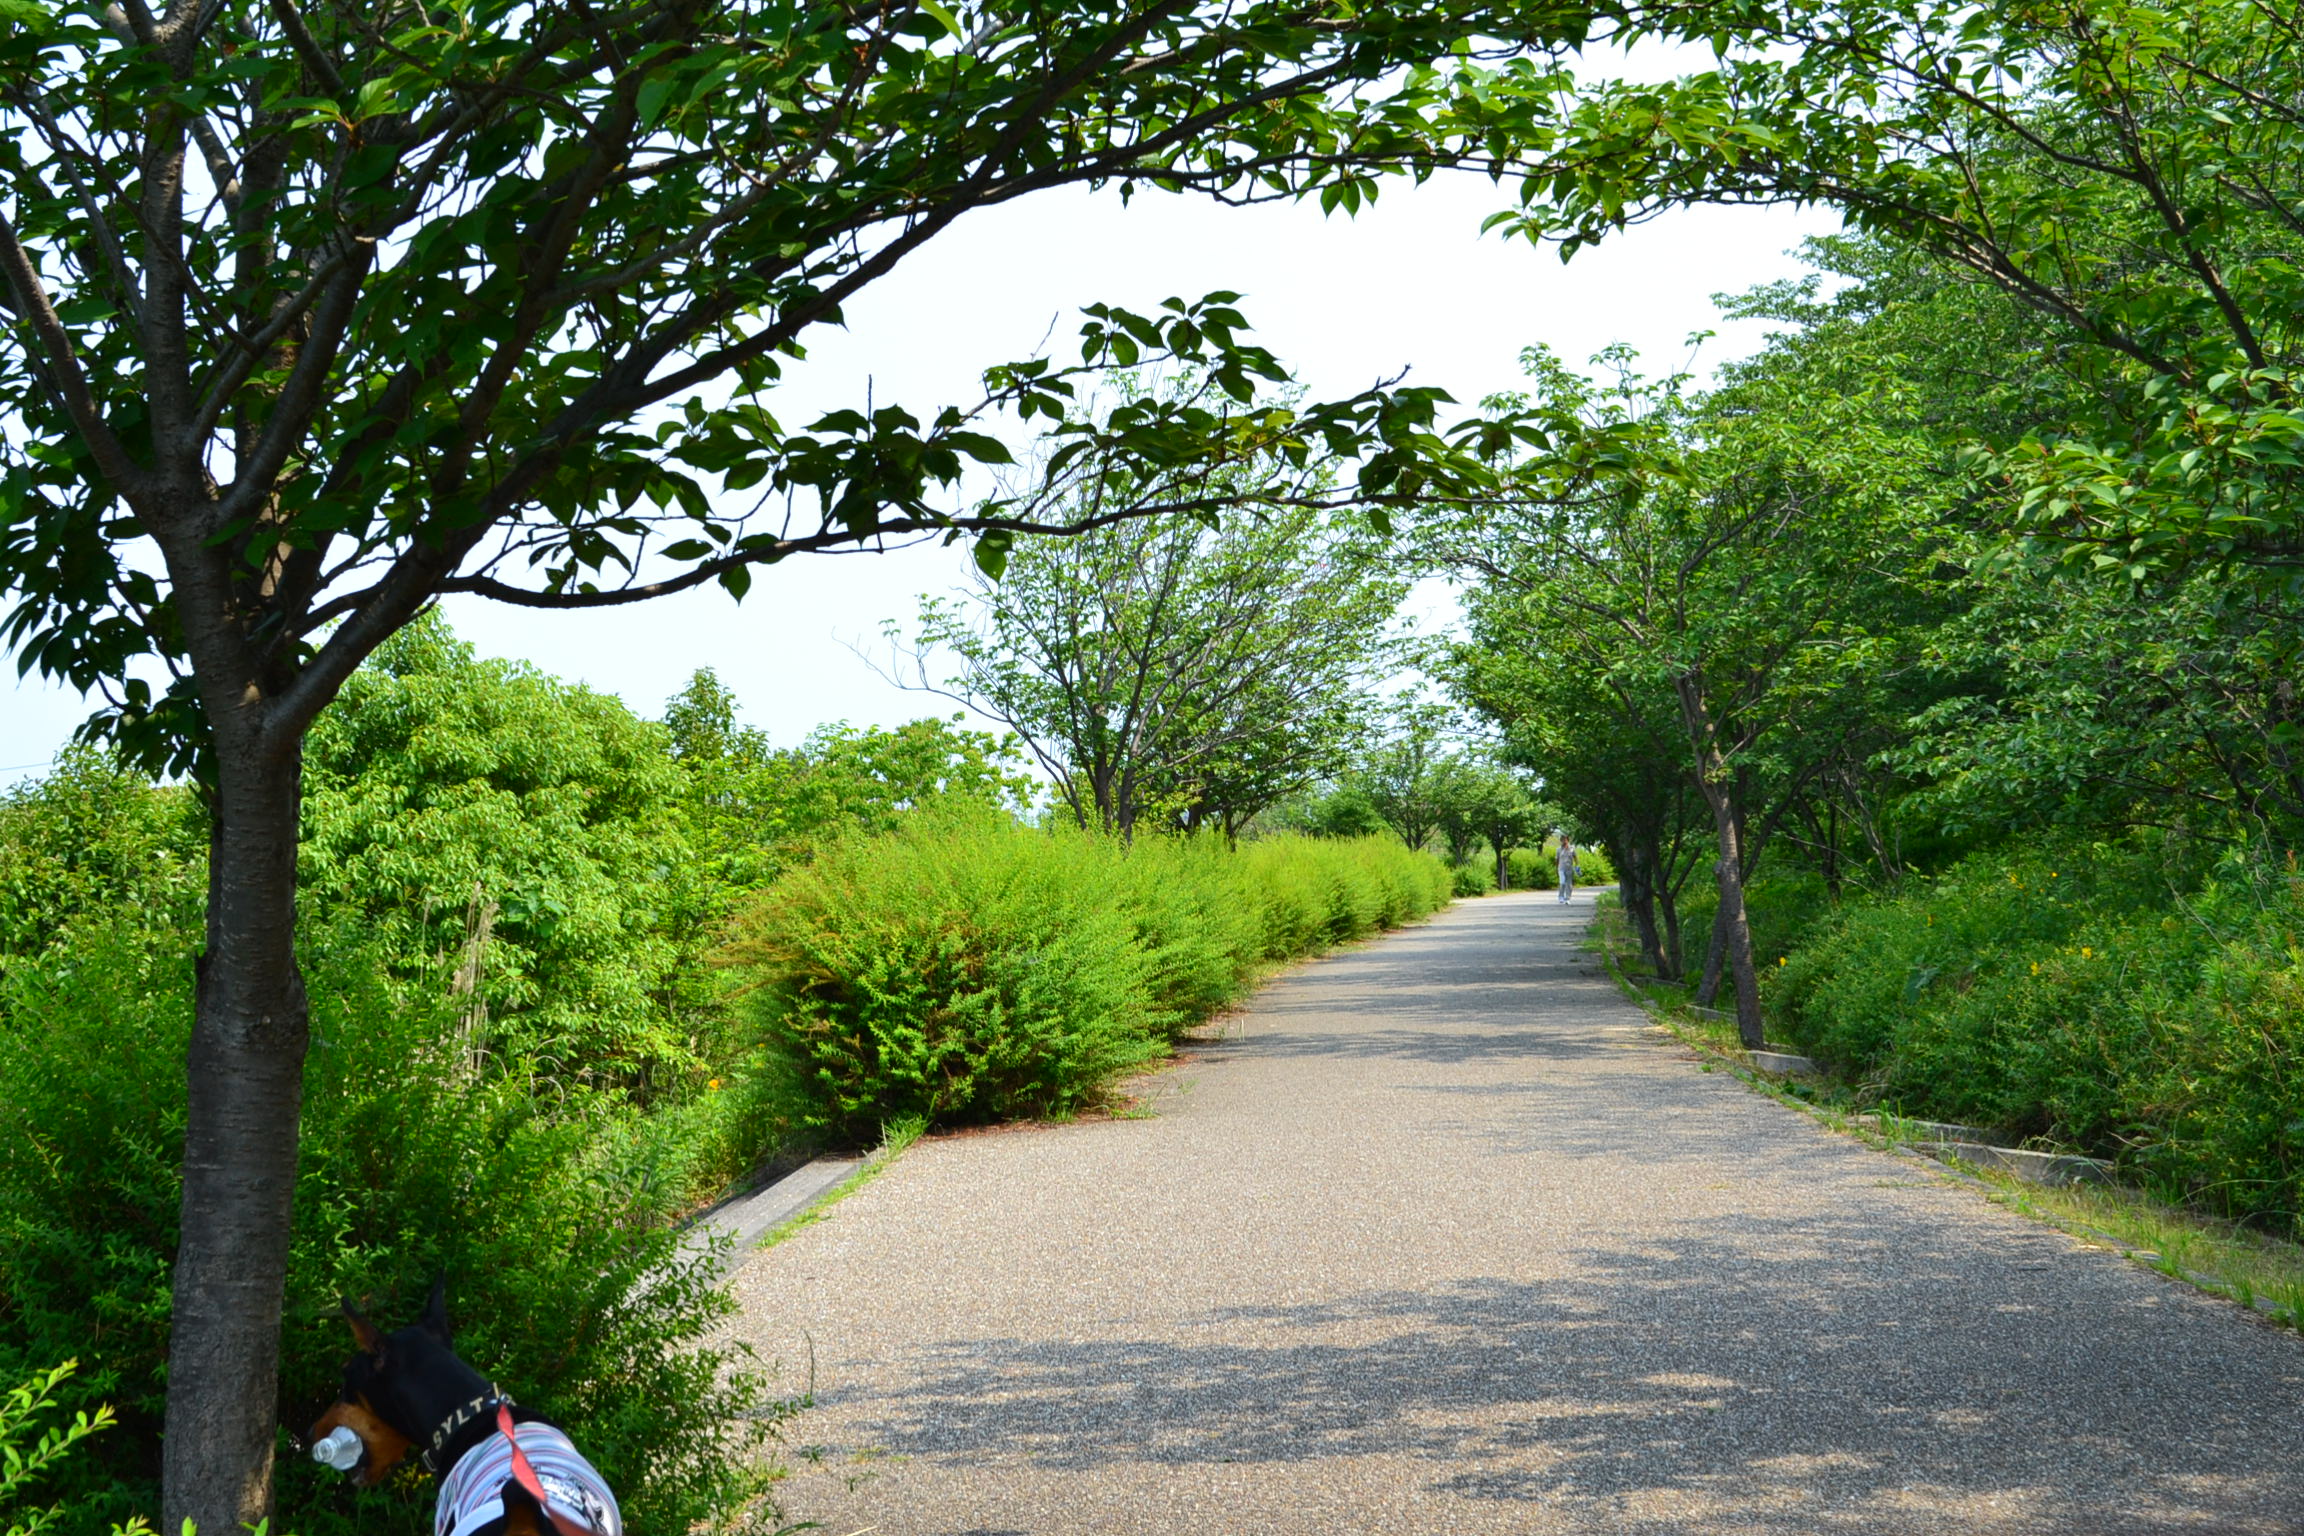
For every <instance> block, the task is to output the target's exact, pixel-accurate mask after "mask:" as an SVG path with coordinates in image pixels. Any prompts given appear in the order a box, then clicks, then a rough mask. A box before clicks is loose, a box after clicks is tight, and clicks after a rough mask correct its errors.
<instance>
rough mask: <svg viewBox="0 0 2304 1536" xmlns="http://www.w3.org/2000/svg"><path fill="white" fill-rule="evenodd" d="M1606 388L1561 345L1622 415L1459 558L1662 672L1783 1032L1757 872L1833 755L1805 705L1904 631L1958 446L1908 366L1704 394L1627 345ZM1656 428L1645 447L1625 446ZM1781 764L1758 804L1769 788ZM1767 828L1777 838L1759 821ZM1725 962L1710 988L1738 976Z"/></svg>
mask: <svg viewBox="0 0 2304 1536" xmlns="http://www.w3.org/2000/svg"><path fill="white" fill-rule="evenodd" d="M1613 361H1614V362H1615V365H1616V367H1617V370H1618V371H1617V377H1616V379H1615V380H1614V381H1613V382H1612V383H1610V384H1609V385H1607V386H1606V387H1605V388H1600V389H1595V388H1593V387H1592V386H1590V385H1588V384H1586V383H1585V382H1583V381H1580V380H1577V379H1575V378H1574V377H1573V376H1571V375H1569V374H1567V373H1566V371H1565V370H1563V369H1561V368H1560V367H1559V366H1558V365H1557V364H1556V363H1554V362H1552V361H1551V359H1550V358H1549V357H1548V356H1547V355H1545V354H1543V353H1541V352H1537V353H1533V354H1532V355H1531V358H1530V367H1531V371H1532V372H1533V373H1534V375H1535V376H1536V379H1537V384H1538V388H1539V390H1540V391H1541V392H1542V393H1543V394H1544V395H1545V396H1546V397H1547V398H1549V399H1552V400H1554V401H1557V402H1559V403H1560V404H1562V405H1563V406H1566V407H1569V408H1572V409H1577V410H1581V411H1584V412H1586V413H1588V414H1589V415H1590V416H1591V417H1592V419H1594V420H1595V421H1598V422H1601V423H1604V424H1607V425H1609V426H1610V428H1611V434H1610V438H1609V444H1610V446H1609V447H1608V448H1607V449H1606V451H1605V452H1603V453H1601V454H1599V455H1597V456H1596V457H1593V458H1592V459H1590V460H1589V461H1587V462H1585V463H1582V464H1578V463H1575V462H1573V461H1572V460H1569V461H1564V462H1563V465H1562V468H1561V470H1560V471H1559V474H1558V477H1557V478H1556V481H1555V483H1554V485H1553V487H1552V488H1551V489H1550V490H1549V491H1548V492H1546V493H1545V494H1544V495H1542V496H1541V497H1539V498H1534V499H1528V500H1522V501H1517V502H1513V503H1510V504H1507V505H1504V506H1501V507H1498V508H1497V509H1495V511H1494V512H1493V513H1491V514H1489V515H1485V516H1482V517H1478V518H1472V519H1459V520H1455V521H1453V522H1449V523H1446V524H1443V525H1442V526H1441V527H1440V528H1438V529H1437V530H1436V531H1435V534H1434V537H1435V538H1436V541H1437V548H1438V550H1439V551H1440V552H1441V554H1442V555H1443V557H1444V558H1448V559H1450V560H1452V561H1454V562H1455V563H1457V564H1458V565H1459V566H1460V567H1461V568H1464V569H1467V570H1470V571H1473V572H1476V573H1477V574H1478V575H1479V576H1480V578H1481V579H1482V580H1483V581H1485V582H1486V583H1488V584H1490V585H1492V586H1495V587H1497V588H1500V589H1502V591H1503V592H1504V593H1506V594H1508V597H1507V598H1506V599H1505V600H1506V601H1508V602H1509V603H1510V604H1512V605H1513V606H1515V607H1516V608H1517V609H1518V610H1519V618H1520V621H1521V622H1522V623H1523V624H1524V626H1525V628H1524V631H1523V632H1524V633H1527V634H1529V635H1530V636H1531V637H1533V638H1535V639H1536V640H1537V641H1538V643H1541V644H1543V645H1545V646H1547V647H1548V648H1550V649H1551V650H1553V651H1554V652H1557V653H1564V654H1566V655H1568V656H1570V657H1572V658H1573V664H1574V665H1575V666H1576V668H1577V670H1579V671H1580V672H1582V673H1583V674H1584V675H1585V676H1586V677H1588V678H1594V679H1598V680H1601V681H1602V682H1603V683H1605V682H1606V681H1607V680H1610V679H1613V680H1615V686H1616V687H1617V688H1618V689H1619V690H1620V691H1621V693H1622V694H1623V695H1625V696H1627V697H1635V696H1639V695H1640V694H1642V693H1643V692H1644V691H1645V690H1647V689H1649V688H1652V687H1655V686H1657V685H1661V686H1662V687H1663V688H1665V689H1667V690H1668V691H1669V695H1670V697H1671V698H1672V700H1673V702H1674V703H1675V705H1676V706H1677V714H1678V718H1679V724H1680V728H1681V732H1682V740H1683V743H1684V746H1685V749H1686V752H1687V754H1688V756H1687V759H1686V761H1687V766H1688V768H1689V770H1690V773H1691V775H1692V778H1693V782H1694V783H1695V785H1696V788H1697V790H1698V792H1699V793H1700V794H1701V795H1702V796H1703V799H1704V802H1705V804H1706V807H1707V809H1708V810H1709V811H1710V814H1711V821H1712V828H1713V838H1714V843H1715V847H1716V852H1717V857H1716V859H1715V861H1714V875H1715V879H1716V881H1717V884H1718V887H1719V894H1720V903H1719V908H1718V911H1719V914H1720V916H1719V918H1718V926H1717V929H1716V943H1715V945H1714V954H1715V956H1716V957H1717V958H1718V960H1719V961H1721V962H1724V963H1725V966H1726V968H1727V971H1728V974H1729V975H1730V976H1731V977H1732V978H1733V981H1734V983H1735V990H1736V1012H1737V1024H1738V1030H1739V1032H1740V1033H1741V1035H1742V1036H1743V1038H1744V1040H1745V1043H1746V1044H1747V1045H1750V1046H1755V1047H1756V1046H1758V1045H1759V1044H1761V1042H1762V1033H1761V1021H1760V1000H1759V985H1758V976H1757V973H1756V971H1755V969H1754V967H1753V961H1752V950H1751V935H1750V928H1749V921H1748V918H1747V915H1746V912H1745V907H1744V896H1743V887H1744V882H1745V880H1746V879H1747V878H1748V877H1749V874H1750V872H1751V868H1752V866H1753V865H1754V864H1755V863H1756V862H1757V859H1758V855H1759V851H1760V849H1761V847H1762V846H1764V844H1765V839H1766V837H1767V836H1768V835H1769V834H1770V832H1771V831H1772V830H1773V825H1774V823H1776V822H1777V821H1778V820H1780V819H1781V817H1782V816H1783V815H1784V814H1786V813H1787V812H1788V811H1789V809H1790V808H1791V806H1792V804H1793V803H1794V796H1795V794H1796V792H1797V790H1798V789H1799V788H1800V787H1801V786H1802V785H1803V784H1804V783H1805V781H1806V780H1807V779H1808V778H1809V777H1810V776H1812V775H1813V773H1814V772H1815V771H1816V764H1817V762H1818V756H1819V754H1818V753H1817V752H1816V750H1815V743H1814V742H1813V741H1810V742H1808V743H1805V744H1802V745H1803V746H1804V748H1805V749H1804V750H1797V751H1788V750H1787V748H1788V746H1790V745H1792V744H1795V743H1797V738H1798V737H1799V734H1800V731H1799V723H1800V722H1801V721H1802V720H1803V719H1804V718H1806V717H1809V716H1812V715H1813V714H1814V713H1815V712H1816V711H1817V710H1818V709H1820V708H1822V707H1825V706H1826V705H1827V704H1828V703H1829V702H1830V701H1832V700H1834V699H1836V698H1838V697H1839V696H1840V695H1841V694H1843V693H1844V692H1845V691H1846V690H1848V689H1849V688H1851V687H1858V686H1861V685H1862V680H1863V679H1864V678H1865V677H1866V676H1867V674H1868V673H1869V672H1870V671H1872V670H1874V669H1876V668H1877V667H1878V666H1879V665H1880V664H1881V660H1882V658H1883V657H1884V656H1886V655H1891V654H1894V653H1896V651H1897V649H1898V647H1899V646H1900V645H1901V644H1903V643H1904V642H1903V641H1902V640H1901V638H1900V636H1901V633H1902V631H1900V630H1899V628H1898V627H1897V626H1896V625H1895V624H1894V623H1892V622H1884V621H1890V620H1893V619H1894V618H1895V617H1896V615H1897V614H1898V611H1899V609H1900V608H1902V607H1905V606H1908V605H1909V600H1908V599H1907V597H1906V595H1905V594H1906V590H1907V589H1910V588H1913V587H1915V586H1916V584H1917V582H1918V580H1919V578H1920V577H1921V576H1922V575H1923V574H1924V572H1925V569H1926V560H1925V555H1926V551H1927V545H1926V543H1925V542H1924V541H1925V539H1926V537H1927V535H1928V533H1929V532H1930V530H1931V529H1932V528H1933V526H1934V525H1933V523H1932V521H1931V517H1932V508H1931V503H1930V499H1929V495H1928V492H1929V490H1930V488H1931V484H1932V482H1931V481H1930V478H1929V473H1930V471H1931V470H1934V469H1937V468H1939V467H1940V460H1939V459H1938V458H1937V457H1936V456H1935V455H1934V454H1933V453H1932V452H1931V445H1930V444H1929V443H1928V442H1927V441H1926V440H1925V439H1924V438H1916V437H1915V436H1913V435H1912V434H1910V433H1909V432H1907V431H1905V430H1903V426H1902V422H1903V418H1904V416H1905V415H1906V412H1905V410H1904V409H1903V408H1902V406H1901V404H1900V402H1898V401H1897V400H1896V399H1895V398H1894V379H1893V377H1892V376H1882V375H1879V374H1875V375H1873V376H1872V378H1871V379H1870V380H1869V385H1870V387H1869V388H1857V389H1851V388H1849V387H1848V385H1849V381H1847V380H1846V379H1843V378H1839V377H1835V376H1833V375H1831V374H1830V373H1828V372H1823V371H1820V370H1817V369H1815V368H1812V367H1802V366H1787V367H1785V368H1783V369H1781V370H1773V371H1763V372H1759V373H1756V374H1754V375H1752V376H1750V377H1748V378H1745V379H1742V380H1739V381H1737V382H1736V383H1735V384H1734V385H1733V386H1732V387H1730V388H1727V389H1723V390H1721V391H1719V392H1717V393H1715V394H1714V395H1712V396H1709V397H1705V398H1702V399H1692V398H1689V397H1688V396H1687V395H1686V394H1685V392H1684V391H1683V389H1682V387H1681V384H1680V381H1677V380H1666V381H1663V382H1662V383H1650V382H1648V381H1645V380H1641V379H1639V378H1638V377H1637V376H1636V375H1634V374H1633V373H1632V372H1631V360H1630V358H1629V357H1628V356H1625V355H1622V354H1618V355H1617V356H1616V357H1615V358H1614V359H1613ZM1626 443H1630V444H1634V445H1636V451H1635V452H1633V453H1630V454H1627V453H1625V452H1624V451H1623V450H1622V447H1621V445H1623V444H1626ZM1771 780H1772V781H1773V783H1774V792H1773V794H1772V795H1770V796H1769V797H1768V800H1767V801H1764V802H1762V804H1761V806H1760V809H1761V812H1762V815H1761V817H1760V818H1759V825H1758V826H1755V825H1754V824H1753V823H1754V820H1755V818H1754V816H1753V812H1754V809H1755V803H1754V802H1755V800H1756V798H1758V795H1757V791H1758V789H1759V786H1760V785H1761V784H1763V783H1766V782H1769V781H1771ZM1755 834H1757V835H1755ZM1708 970H1710V974H1709V975H1708V976H1707V987H1706V991H1707V993H1708V992H1709V986H1710V984H1711V983H1712V982H1713V981H1714V980H1715V978H1716V977H1717V975H1718V972H1717V971H1716V970H1711V969H1710V967H1708Z"/></svg>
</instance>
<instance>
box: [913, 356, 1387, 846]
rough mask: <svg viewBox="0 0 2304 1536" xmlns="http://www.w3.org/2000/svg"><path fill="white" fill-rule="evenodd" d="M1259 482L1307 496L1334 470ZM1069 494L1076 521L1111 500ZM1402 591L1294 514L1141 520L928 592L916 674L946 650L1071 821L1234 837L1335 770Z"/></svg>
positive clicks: (1267, 475) (1364, 547) (964, 688)
mask: <svg viewBox="0 0 2304 1536" xmlns="http://www.w3.org/2000/svg"><path fill="white" fill-rule="evenodd" d="M1191 387H1194V386H1192V385H1190V384H1189V383H1186V384H1183V385H1180V386H1178V389H1177V392H1178V393H1179V394H1184V393H1186V392H1187V391H1188V389H1189V388H1191ZM1196 387H1197V388H1198V389H1199V390H1201V391H1203V392H1204V391H1206V390H1207V389H1208V388H1210V386H1209V385H1208V384H1207V383H1206V381H1199V382H1198V384H1197V386H1196ZM1260 473H1262V475H1263V477H1264V480H1265V482H1266V485H1265V489H1266V491H1267V492H1268V493H1269V494H1271V495H1272V496H1274V497H1275V498H1276V499H1280V500H1290V499H1294V500H1302V499H1303V498H1304V497H1306V496H1309V495H1311V494H1312V493H1314V492H1316V491H1318V490H1321V489H1323V488H1324V487H1325V486H1326V484H1327V482H1328V481H1329V480H1330V479H1332V478H1333V467H1332V466H1331V465H1330V464H1329V463H1328V462H1327V461H1326V460H1325V459H1320V458H1315V459H1313V460H1312V461H1311V462H1309V463H1307V464H1304V465H1301V466H1296V467H1294V468H1292V469H1290V470H1289V471H1288V472H1287V473H1288V474H1289V475H1290V476H1291V477H1292V480H1291V484H1289V485H1283V484H1280V483H1279V481H1278V472H1277V471H1263V472H1260ZM1230 478H1237V477H1230ZM1208 489H1211V490H1212V489H1214V488H1213V487H1210V488H1208ZM1070 494H1071V496H1072V498H1073V500H1074V502H1075V503H1076V505H1077V509H1078V515H1079V516H1081V517H1083V518H1087V517H1089V516H1091V515H1092V514H1093V513H1095V512H1096V511H1097V510H1098V509H1101V508H1102V507H1104V506H1105V505H1107V503H1108V502H1109V501H1110V499H1111V498H1112V497H1113V496H1114V495H1115V494H1116V491H1115V488H1114V487H1112V486H1109V485H1106V484H1104V483H1102V482H1100V481H1099V482H1091V483H1086V484H1083V485H1080V486H1078V487H1076V488H1074V489H1073V490H1072V492H1071V493H1070ZM1405 591H1406V584H1405V583H1404V582H1403V581H1402V580H1400V578H1399V577H1398V575H1397V573H1395V572H1394V571H1392V570H1391V569H1389V568H1388V567H1387V566H1386V565H1385V564H1384V563H1383V562H1381V561H1380V560H1378V559H1377V558H1376V557H1375V554H1374V552H1373V550H1372V549H1371V548H1370V547H1369V541H1368V539H1367V537H1366V534H1365V531H1364V530H1362V529H1358V528H1355V527H1352V526H1348V525H1347V524H1345V523H1344V522H1343V521H1341V520H1340V519H1337V518H1334V517H1330V516H1327V515H1323V514H1322V513H1320V512H1317V511H1314V510H1310V509H1309V508H1307V507H1304V506H1300V505H1286V506H1281V507H1279V508H1277V509H1275V510H1272V511H1269V512H1266V513H1264V514H1262V515H1260V516H1256V517H1248V516H1240V517H1236V518H1234V519H1232V520H1230V521H1227V522H1224V523H1222V524H1217V523H1216V522H1215V521H1214V520H1213V519H1212V518H1210V517H1208V516H1206V515H1203V516H1200V517H1181V516H1180V517H1170V518H1162V519H1157V520H1150V519H1147V520H1142V521H1138V522H1133V523H1122V524H1118V525H1116V526H1112V527H1105V528H1098V529H1096V530H1094V531H1092V532H1089V533H1085V534H1082V535H1081V536H1079V537H1078V538H1072V539H1041V540H1033V541H1028V542H1026V543H1022V544H1019V545H1017V546H1016V547H1015V549H1014V550H1013V551H1012V552H1011V554H1010V555H1009V557H1008V560H1007V562H1006V566H1005V568H1004V569H1003V571H1002V572H1001V574H1000V578H999V580H997V581H990V580H986V581H983V582H981V583H979V588H978V591H977V592H976V593H975V594H974V596H973V597H972V599H970V600H968V601H965V602H962V603H953V602H949V601H946V600H942V599H926V600H924V601H923V603H922V605H921V617H920V639H919V649H918V652H917V653H916V657H915V659H916V660H917V661H918V663H919V666H920V671H921V677H922V683H923V685H925V684H926V680H927V676H928V665H929V664H928V662H927V660H926V656H927V653H928V652H929V651H931V650H933V649H937V648H941V649H943V650H945V651H947V652H949V653H950V654H951V656H952V657H953V658H955V659H956V661H957V662H958V672H957V675H956V677H955V679H954V680H953V681H952V682H951V683H950V684H949V685H948V688H947V689H945V690H940V691H949V692H950V693H951V694H953V695H954V696H955V697H959V698H964V699H966V700H967V701H968V703H969V704H970V705H971V706H972V707H974V708H975V709H977V710H979V711H981V712H983V713H985V714H987V715H990V716H992V717H993V718H995V719H998V720H1001V721H1003V722H1005V723H1006V724H1007V725H1008V726H1009V727H1010V728H1011V729H1013V730H1014V731H1016V732H1017V734H1018V735H1019V736H1020V737H1022V738H1023V740H1024V741H1025V742H1027V743H1028V744H1029V745H1030V747H1031V750H1032V752H1033V754H1034V756H1035V757H1037V758H1038V759H1039V761H1040V764H1041V766H1042V767H1043V768H1044V769H1046V770H1047V772H1048V774H1049V776H1050V777H1051V778H1052V779H1053V780H1054V781H1055V784H1056V788H1057V793H1058V795H1059V796H1060V797H1061V798H1062V801H1063V803H1064V805H1065V806H1066V807H1067V808H1068V809H1069V810H1070V811H1071V812H1072V815H1073V818H1074V820H1075V821H1077V822H1078V823H1079V824H1081V825H1082V826H1089V825H1093V826H1097V827H1100V828H1103V829H1105V830H1107V831H1118V832H1120V833H1121V834H1122V835H1123V836H1125V835H1128V834H1130V833H1131V832H1133V830H1134V829H1135V828H1136V827H1137V826H1138V825H1139V824H1141V825H1145V826H1148V827H1149V826H1169V827H1176V826H1182V827H1184V828H1198V827H1201V826H1204V825H1205V826H1211V827H1215V828H1218V829H1220V830H1222V831H1223V832H1224V833H1225V834H1226V835H1227V836H1230V835H1233V834H1236V833H1237V832H1238V831H1239V830H1240V829H1241V827H1242V826H1244V825H1245V824H1246V823H1247V822H1248V820H1249V819H1250V818H1252V817H1253V816H1255V815H1256V814H1257V813H1258V812H1260V811H1262V810H1264V809H1265V808H1266V807H1267V806H1269V805H1271V804H1273V803H1274V802H1275V801H1277V800H1280V799H1281V798H1283V797H1285V796H1287V795H1289V794H1291V793H1294V792H1296V791H1297V790H1299V789H1301V788H1302V787H1303V786H1304V785H1305V784H1307V783H1309V782H1310V781H1311V780H1313V779H1314V778H1316V777H1317V776H1319V775H1321V774H1325V773H1333V772H1335V771H1336V770H1337V769H1338V768H1340V767H1342V765H1343V762H1344V758H1345V754H1346V751H1347V749H1348V747H1349V745H1350V744H1351V742H1352V741H1353V740H1354V739H1355V738H1356V737H1357V736H1358V735H1359V734H1360V732H1361V731H1362V729H1363V728H1364V724H1365V717H1366V715H1367V714H1368V706H1367V701H1366V697H1365V695H1366V693H1367V689H1368V685H1369V683H1370V682H1371V680H1372V678H1373V677H1375V676H1379V675H1381V674H1382V673H1383V672H1385V671H1388V670H1390V668H1391V665H1392V657H1393V654H1394V650H1395V647H1394V646H1393V644H1392V639H1393V636H1392V633H1391V631H1392V627H1393V621H1394V619H1395V617H1396V614H1397V610H1398V608H1399V604H1400V599H1401V597H1402V595H1403V594H1404V592H1405Z"/></svg>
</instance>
